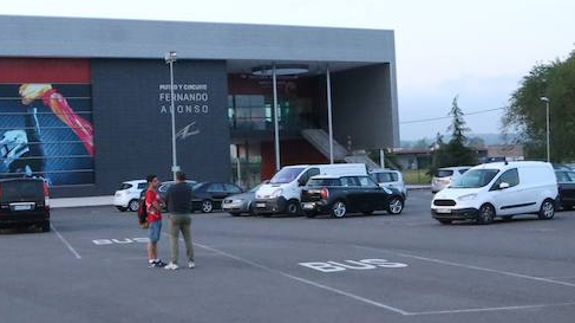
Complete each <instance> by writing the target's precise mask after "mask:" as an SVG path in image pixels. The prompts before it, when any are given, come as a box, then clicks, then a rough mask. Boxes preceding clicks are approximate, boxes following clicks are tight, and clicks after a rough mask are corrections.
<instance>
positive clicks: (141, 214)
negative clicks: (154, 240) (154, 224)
mask: <svg viewBox="0 0 575 323" xmlns="http://www.w3.org/2000/svg"><path fill="white" fill-rule="evenodd" d="M138 223H139V224H140V226H141V227H142V229H147V228H148V226H149V224H148V208H147V207H146V190H144V191H142V193H141V194H140V200H139V201H138Z"/></svg>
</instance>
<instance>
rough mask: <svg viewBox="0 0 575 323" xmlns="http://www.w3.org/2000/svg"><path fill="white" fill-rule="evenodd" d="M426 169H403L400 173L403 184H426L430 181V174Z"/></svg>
mask: <svg viewBox="0 0 575 323" xmlns="http://www.w3.org/2000/svg"><path fill="white" fill-rule="evenodd" d="M427 171H428V170H427V169H420V170H417V169H404V170H403V171H401V173H402V174H403V181H404V182H405V184H420V185H427V184H430V183H431V176H429V175H427Z"/></svg>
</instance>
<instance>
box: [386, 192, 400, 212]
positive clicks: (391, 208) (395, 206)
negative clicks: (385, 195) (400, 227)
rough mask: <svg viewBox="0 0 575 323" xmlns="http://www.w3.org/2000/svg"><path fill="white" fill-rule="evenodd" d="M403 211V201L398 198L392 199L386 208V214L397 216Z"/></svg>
mask: <svg viewBox="0 0 575 323" xmlns="http://www.w3.org/2000/svg"><path fill="white" fill-rule="evenodd" d="M402 211H403V200H402V199H401V198H400V197H397V196H396V197H392V198H391V201H389V205H388V206H387V213H389V214H393V215H399V214H401V212H402Z"/></svg>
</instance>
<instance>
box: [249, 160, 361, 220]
mask: <svg viewBox="0 0 575 323" xmlns="http://www.w3.org/2000/svg"><path fill="white" fill-rule="evenodd" d="M316 175H334V176H336V175H367V168H366V167H365V164H360V163H357V164H335V165H334V164H327V165H325V164H324V165H294V166H286V167H283V168H282V169H281V170H280V171H279V172H277V174H275V175H274V177H272V179H271V180H270V181H269V183H268V184H265V185H262V186H261V187H260V188H259V189H258V191H257V192H256V201H255V207H254V212H255V213H256V214H263V215H270V214H277V213H287V214H290V215H298V214H300V211H301V208H300V198H301V189H302V187H303V186H305V184H306V183H307V181H308V180H309V179H310V178H311V177H313V176H316Z"/></svg>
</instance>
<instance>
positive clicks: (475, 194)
mask: <svg viewBox="0 0 575 323" xmlns="http://www.w3.org/2000/svg"><path fill="white" fill-rule="evenodd" d="M557 198H558V191H557V180H556V179H555V174H554V171H553V167H552V166H551V164H549V163H544V162H528V161H524V162H521V161H520V162H499V163H488V164H483V165H479V166H475V167H473V168H471V169H470V170H468V171H467V172H465V174H463V176H461V177H460V178H458V179H457V180H455V181H454V182H452V183H451V184H450V185H449V186H448V187H447V188H445V189H443V190H441V191H440V192H438V193H437V194H436V195H435V197H434V198H433V201H432V202H431V214H432V216H433V218H434V219H436V220H437V221H439V222H441V223H442V224H448V223H451V222H452V221H455V220H468V219H472V220H476V222H477V223H479V224H488V223H491V222H493V219H494V218H495V217H501V218H503V219H511V217H513V216H514V215H517V214H525V213H532V214H537V215H538V217H539V219H541V220H549V219H551V218H553V216H554V215H555V205H556V201H557Z"/></svg>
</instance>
